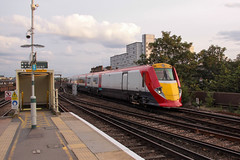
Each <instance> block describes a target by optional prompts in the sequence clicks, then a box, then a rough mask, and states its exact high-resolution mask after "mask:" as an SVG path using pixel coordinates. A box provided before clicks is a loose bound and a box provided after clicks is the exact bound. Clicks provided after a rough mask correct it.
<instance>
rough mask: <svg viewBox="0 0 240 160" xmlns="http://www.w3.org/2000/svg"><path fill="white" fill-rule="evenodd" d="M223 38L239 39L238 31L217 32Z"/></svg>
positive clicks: (239, 33)
mask: <svg viewBox="0 0 240 160" xmlns="http://www.w3.org/2000/svg"><path fill="white" fill-rule="evenodd" d="M218 35H219V36H221V37H222V38H223V39H226V40H231V41H236V42H239V41H240V31H222V32H219V33H218Z"/></svg>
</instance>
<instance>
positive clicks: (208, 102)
mask: <svg viewBox="0 0 240 160" xmlns="http://www.w3.org/2000/svg"><path fill="white" fill-rule="evenodd" d="M214 100H215V99H214V98H213V92H207V96H206V98H205V105H206V107H212V106H213V104H214Z"/></svg>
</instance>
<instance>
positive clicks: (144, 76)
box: [141, 72, 146, 92]
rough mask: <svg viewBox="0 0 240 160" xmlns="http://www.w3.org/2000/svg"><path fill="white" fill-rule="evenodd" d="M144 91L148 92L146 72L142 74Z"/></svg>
mask: <svg viewBox="0 0 240 160" xmlns="http://www.w3.org/2000/svg"><path fill="white" fill-rule="evenodd" d="M141 91H142V92H146V72H143V74H142V89H141Z"/></svg>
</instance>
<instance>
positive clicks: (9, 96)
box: [5, 91, 13, 101]
mask: <svg viewBox="0 0 240 160" xmlns="http://www.w3.org/2000/svg"><path fill="white" fill-rule="evenodd" d="M12 93H13V91H5V100H6V101H10V100H11V99H12Z"/></svg>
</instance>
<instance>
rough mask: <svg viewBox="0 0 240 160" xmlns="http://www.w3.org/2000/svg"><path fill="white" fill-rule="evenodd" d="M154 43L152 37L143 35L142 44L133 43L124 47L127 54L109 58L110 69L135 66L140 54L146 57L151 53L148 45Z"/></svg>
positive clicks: (153, 37)
mask: <svg viewBox="0 0 240 160" xmlns="http://www.w3.org/2000/svg"><path fill="white" fill-rule="evenodd" d="M154 41H155V36H154V35H149V34H144V35H143V36H142V42H135V43H131V44H128V45H127V46H126V51H127V53H123V54H119V55H115V56H112V57H110V65H111V67H112V68H113V69H116V68H126V67H133V66H137V65H136V64H135V62H136V61H138V60H139V59H140V56H141V54H147V56H148V55H149V54H150V53H151V50H150V49H149V47H148V44H149V43H153V42H154Z"/></svg>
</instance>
